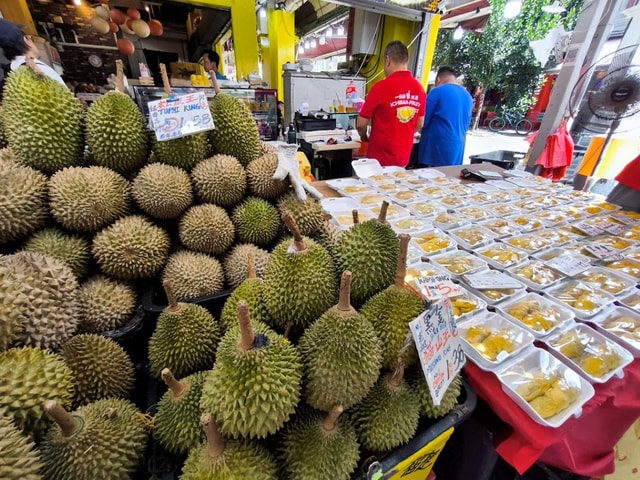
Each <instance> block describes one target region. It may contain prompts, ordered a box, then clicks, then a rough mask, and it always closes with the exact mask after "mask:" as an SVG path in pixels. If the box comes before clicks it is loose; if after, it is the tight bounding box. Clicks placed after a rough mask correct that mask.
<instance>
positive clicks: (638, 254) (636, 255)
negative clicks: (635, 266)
mask: <svg viewBox="0 0 640 480" xmlns="http://www.w3.org/2000/svg"><path fill="white" fill-rule="evenodd" d="M624 256H625V257H627V258H630V259H632V260H639V261H640V248H638V249H633V250H629V251H628V252H625V253H624Z"/></svg>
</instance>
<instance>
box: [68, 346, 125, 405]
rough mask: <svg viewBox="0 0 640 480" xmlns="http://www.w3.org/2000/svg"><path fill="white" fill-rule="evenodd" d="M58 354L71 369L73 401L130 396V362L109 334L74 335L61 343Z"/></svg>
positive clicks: (82, 401) (82, 402)
mask: <svg viewBox="0 0 640 480" xmlns="http://www.w3.org/2000/svg"><path fill="white" fill-rule="evenodd" d="M60 355H61V356H62V358H63V359H64V361H65V363H66V364H67V366H68V367H69V368H70V369H71V371H72V372H73V386H74V391H75V400H76V405H85V404H87V403H90V402H95V401H96V400H100V399H102V398H111V397H114V398H127V397H128V396H129V393H130V391H131V389H132V388H133V381H134V369H133V363H132V362H131V359H130V358H129V356H128V355H127V353H126V352H125V351H124V350H123V349H122V347H121V346H120V345H118V344H117V343H116V342H114V341H113V340H111V339H110V338H105V337H102V336H100V335H96V334H83V335H76V336H75V337H73V338H72V339H71V340H69V341H68V342H67V343H65V344H64V345H63V346H62V349H61V350H60Z"/></svg>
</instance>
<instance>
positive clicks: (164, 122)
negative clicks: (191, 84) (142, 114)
mask: <svg viewBox="0 0 640 480" xmlns="http://www.w3.org/2000/svg"><path fill="white" fill-rule="evenodd" d="M149 123H150V125H151V128H152V129H153V131H154V132H155V134H156V138H157V140H158V141H159V142H162V141H165V140H173V139H174V138H180V137H185V136H187V135H192V134H194V133H198V132H204V131H206V130H213V128H214V125H213V119H212V118H211V112H210V111H209V104H208V102H207V96H206V95H205V93H204V92H202V91H200V92H196V93H189V94H187V95H180V96H172V97H169V98H163V99H161V100H156V101H155V102H149Z"/></svg>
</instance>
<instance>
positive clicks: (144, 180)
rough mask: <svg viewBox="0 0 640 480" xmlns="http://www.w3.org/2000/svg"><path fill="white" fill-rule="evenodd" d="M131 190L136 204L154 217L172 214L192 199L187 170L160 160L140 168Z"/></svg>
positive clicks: (167, 216) (189, 203) (183, 209)
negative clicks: (165, 163)
mask: <svg viewBox="0 0 640 480" xmlns="http://www.w3.org/2000/svg"><path fill="white" fill-rule="evenodd" d="M131 193H132V195H133V198H134V199H135V201H136V203H137V204H138V206H139V207H140V208H141V209H142V210H144V212H145V213H146V214H147V215H151V216H152V217H154V218H161V219H170V218H176V217H178V216H180V214H182V212H184V211H185V210H186V209H187V208H189V206H190V205H191V204H192V203H193V195H192V193H191V180H190V179H189V175H188V174H187V172H185V171H184V170H182V169H181V168H178V167H174V166H171V165H164V164H162V163H152V164H151V165H147V166H145V167H144V168H143V169H142V170H140V172H138V176H137V177H136V178H135V179H134V181H133V184H132V187H131Z"/></svg>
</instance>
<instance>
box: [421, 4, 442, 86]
mask: <svg viewBox="0 0 640 480" xmlns="http://www.w3.org/2000/svg"><path fill="white" fill-rule="evenodd" d="M429 16H431V23H430V24H429V38H428V39H427V52H426V58H425V59H424V67H423V69H422V78H420V83H422V86H423V87H424V88H425V89H426V88H427V84H428V83H429V72H430V71H431V64H432V63H433V54H434V53H435V51H436V42H437V40H438V30H440V15H427V21H429Z"/></svg>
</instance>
